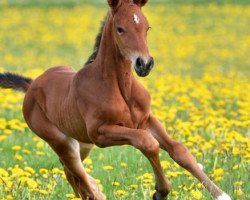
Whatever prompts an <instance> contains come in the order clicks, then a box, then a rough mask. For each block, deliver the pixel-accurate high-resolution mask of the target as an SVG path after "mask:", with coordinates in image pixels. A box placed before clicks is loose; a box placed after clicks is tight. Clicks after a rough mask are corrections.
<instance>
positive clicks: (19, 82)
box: [0, 72, 32, 92]
mask: <svg viewBox="0 0 250 200" xmlns="http://www.w3.org/2000/svg"><path fill="white" fill-rule="evenodd" d="M31 83H32V79H31V78H27V77H23V76H20V75H17V74H13V73H9V72H6V73H0V88H12V89H14V90H19V91H22V92H26V91H27V90H28V88H29V86H30V84H31Z"/></svg>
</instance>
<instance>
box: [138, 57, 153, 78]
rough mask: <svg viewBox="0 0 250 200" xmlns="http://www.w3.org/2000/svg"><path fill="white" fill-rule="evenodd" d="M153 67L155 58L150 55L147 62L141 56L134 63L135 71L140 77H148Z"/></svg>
mask: <svg viewBox="0 0 250 200" xmlns="http://www.w3.org/2000/svg"><path fill="white" fill-rule="evenodd" d="M153 67H154V59H153V58H152V57H150V59H149V60H148V61H147V62H145V61H144V60H143V59H142V58H141V57H138V58H137V59H136V62H135V64H134V68H135V71H136V73H137V75H138V76H140V77H146V76H147V75H149V73H150V71H151V70H152V68H153Z"/></svg>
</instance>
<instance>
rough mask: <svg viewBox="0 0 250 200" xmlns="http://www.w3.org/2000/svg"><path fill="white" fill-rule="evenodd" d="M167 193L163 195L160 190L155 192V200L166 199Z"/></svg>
mask: <svg viewBox="0 0 250 200" xmlns="http://www.w3.org/2000/svg"><path fill="white" fill-rule="evenodd" d="M166 199H167V195H163V194H161V193H160V192H155V193H154V195H153V200H166Z"/></svg>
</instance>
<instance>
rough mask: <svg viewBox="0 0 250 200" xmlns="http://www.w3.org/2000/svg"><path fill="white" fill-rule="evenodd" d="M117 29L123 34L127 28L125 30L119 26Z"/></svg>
mask: <svg viewBox="0 0 250 200" xmlns="http://www.w3.org/2000/svg"><path fill="white" fill-rule="evenodd" d="M116 30H117V32H118V33H119V34H122V33H124V32H125V30H124V29H123V28H121V27H117V28H116Z"/></svg>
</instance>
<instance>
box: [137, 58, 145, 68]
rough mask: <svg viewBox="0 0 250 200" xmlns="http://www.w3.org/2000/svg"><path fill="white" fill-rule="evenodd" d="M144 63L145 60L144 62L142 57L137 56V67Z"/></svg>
mask: <svg viewBox="0 0 250 200" xmlns="http://www.w3.org/2000/svg"><path fill="white" fill-rule="evenodd" d="M143 65H144V62H143V60H142V58H140V57H139V58H137V59H136V67H137V68H142V67H143Z"/></svg>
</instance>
